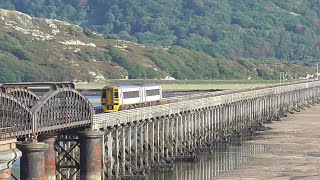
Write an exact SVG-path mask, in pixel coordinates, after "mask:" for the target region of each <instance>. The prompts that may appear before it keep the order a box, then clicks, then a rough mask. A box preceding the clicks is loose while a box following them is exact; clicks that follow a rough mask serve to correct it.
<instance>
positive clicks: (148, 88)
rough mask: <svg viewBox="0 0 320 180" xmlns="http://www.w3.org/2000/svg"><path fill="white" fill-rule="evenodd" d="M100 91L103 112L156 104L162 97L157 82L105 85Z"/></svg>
mask: <svg viewBox="0 0 320 180" xmlns="http://www.w3.org/2000/svg"><path fill="white" fill-rule="evenodd" d="M101 91H102V92H101V105H102V110H103V112H117V111H120V110H125V109H131V108H137V107H144V106H152V105H158V104H160V100H161V99H162V89H161V86H160V85H158V84H140V85H107V86H105V87H103V88H102V90H101Z"/></svg>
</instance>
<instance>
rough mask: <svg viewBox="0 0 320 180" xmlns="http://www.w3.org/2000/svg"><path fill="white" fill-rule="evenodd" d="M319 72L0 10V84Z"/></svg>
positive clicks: (271, 76)
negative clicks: (214, 54)
mask: <svg viewBox="0 0 320 180" xmlns="http://www.w3.org/2000/svg"><path fill="white" fill-rule="evenodd" d="M279 72H286V73H287V76H288V78H292V77H293V76H295V74H297V76H298V77H305V76H307V74H313V73H314V72H315V68H310V67H309V66H302V65H292V64H279V63H277V62H276V61H273V62H272V63H271V62H258V61H254V60H229V59H225V58H222V57H211V56H209V55H207V54H205V53H203V52H198V51H194V50H188V49H185V48H181V47H178V46H169V47H164V46H157V45H153V46H151V45H150V46H145V45H141V44H138V43H134V42H129V41H123V40H116V39H106V38H105V37H103V36H102V35H100V34H97V33H94V32H92V31H90V30H88V29H82V28H81V27H79V26H77V25H72V24H69V23H66V22H63V21H58V20H52V19H44V18H33V17H30V16H28V15H26V14H23V13H20V12H17V11H8V10H3V9H0V82H21V81H65V80H70V81H93V80H97V79H111V78H117V79H119V78H126V77H129V78H130V79H144V78H149V79H153V78H157V79H161V78H165V77H167V76H171V77H174V78H176V79H277V77H278V76H279Z"/></svg>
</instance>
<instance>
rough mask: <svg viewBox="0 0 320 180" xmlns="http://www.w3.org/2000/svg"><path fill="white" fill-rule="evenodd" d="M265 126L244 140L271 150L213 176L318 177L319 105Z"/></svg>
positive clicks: (228, 177)
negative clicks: (261, 130)
mask: <svg viewBox="0 0 320 180" xmlns="http://www.w3.org/2000/svg"><path fill="white" fill-rule="evenodd" d="M265 126H266V127H267V128H271V129H270V130H267V131H263V132H259V134H260V135H258V136H257V137H256V138H255V140H252V141H248V142H247V143H249V144H252V145H261V144H263V145H266V146H269V147H272V148H271V150H270V151H268V152H266V153H261V154H257V155H254V156H253V157H252V158H253V159H252V161H250V162H248V163H246V164H244V165H243V166H241V167H239V168H237V169H236V170H232V171H230V172H227V173H225V174H223V175H221V176H220V177H218V178H216V179H221V180H226V179H228V180H229V179H230V180H231V179H232V180H234V179H241V180H243V179H250V180H255V179H257V180H258V179H259V180H260V179H268V180H269V179H283V180H287V179H315V180H316V179H317V180H318V179H320V105H316V106H314V107H311V108H309V109H306V110H304V111H301V112H299V113H296V114H294V115H289V116H288V117H286V118H282V119H281V121H280V122H275V123H272V124H266V125H265Z"/></svg>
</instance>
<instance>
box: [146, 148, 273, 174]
mask: <svg viewBox="0 0 320 180" xmlns="http://www.w3.org/2000/svg"><path fill="white" fill-rule="evenodd" d="M269 149H270V148H269V147H268V146H266V145H253V144H247V143H245V142H244V143H241V144H229V145H227V146H226V145H220V146H217V147H216V150H215V151H214V152H212V153H200V154H199V156H198V157H199V161H198V162H186V161H181V162H175V163H174V164H175V168H174V170H173V172H169V173H168V172H159V171H153V172H151V173H149V175H148V180H210V179H217V178H218V177H219V176H220V175H222V174H224V173H228V172H229V171H232V170H236V169H237V168H238V167H241V166H242V165H244V164H246V163H248V162H250V161H252V159H253V156H254V155H256V154H260V153H265V152H267V151H269Z"/></svg>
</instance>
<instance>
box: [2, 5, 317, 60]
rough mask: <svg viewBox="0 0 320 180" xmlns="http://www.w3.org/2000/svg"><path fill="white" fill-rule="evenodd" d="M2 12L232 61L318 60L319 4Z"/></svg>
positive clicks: (59, 7) (22, 7) (98, 7)
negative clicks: (62, 23) (176, 47)
mask: <svg viewBox="0 0 320 180" xmlns="http://www.w3.org/2000/svg"><path fill="white" fill-rule="evenodd" d="M0 8H5V9H14V10H17V11H21V12H24V13H27V14H29V15H32V16H37V17H47V18H55V19H60V20H65V21H68V22H72V23H76V24H79V25H81V26H82V27H87V28H90V29H92V30H95V31H98V32H100V33H102V34H103V35H105V36H106V37H108V38H116V39H117V38H119V39H125V40H130V41H132V42H138V43H141V44H160V45H164V46H172V45H178V46H181V47H184V48H188V49H193V50H197V51H203V52H205V53H207V54H209V55H213V56H223V57H227V58H231V59H239V58H255V59H264V60H267V61H271V60H273V59H279V60H281V61H284V62H299V63H301V62H303V63H305V62H315V61H317V60H318V59H320V47H319V45H320V37H319V36H318V34H319V32H320V29H319V28H320V19H319V16H320V1H318V0H308V1H307V0H281V1H279V0H219V1H215V0H95V1H89V0H1V1H0Z"/></svg>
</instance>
